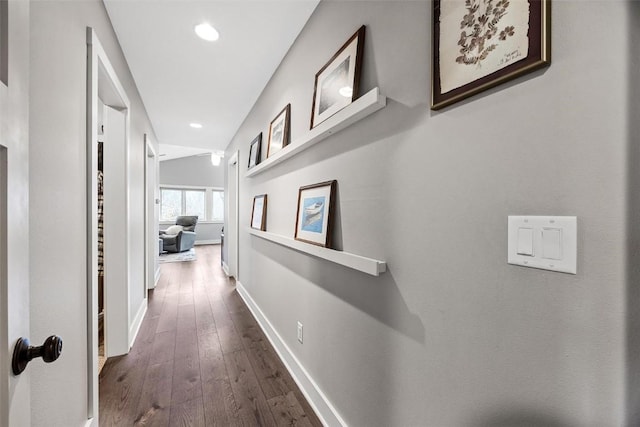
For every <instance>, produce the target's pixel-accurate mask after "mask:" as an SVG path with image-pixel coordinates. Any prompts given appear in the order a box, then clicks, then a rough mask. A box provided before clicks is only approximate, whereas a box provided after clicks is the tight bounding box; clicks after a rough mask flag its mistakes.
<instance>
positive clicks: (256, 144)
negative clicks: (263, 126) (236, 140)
mask: <svg viewBox="0 0 640 427" xmlns="http://www.w3.org/2000/svg"><path fill="white" fill-rule="evenodd" d="M261 151H262V132H260V134H259V135H258V136H256V137H255V138H254V139H253V141H251V145H250V146H249V166H248V168H249V169H251V168H252V167H254V166H255V165H257V164H259V163H260V155H261V154H262V153H261Z"/></svg>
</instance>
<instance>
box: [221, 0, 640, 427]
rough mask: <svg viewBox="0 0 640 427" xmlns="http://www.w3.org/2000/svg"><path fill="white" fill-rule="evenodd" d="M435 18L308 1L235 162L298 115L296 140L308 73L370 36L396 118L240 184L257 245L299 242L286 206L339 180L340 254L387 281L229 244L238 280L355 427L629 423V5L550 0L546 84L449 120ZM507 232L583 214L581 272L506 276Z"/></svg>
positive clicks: (456, 109) (369, 70) (372, 81)
mask: <svg viewBox="0 0 640 427" xmlns="http://www.w3.org/2000/svg"><path fill="white" fill-rule="evenodd" d="M430 9H431V3H429V2H414V1H390V2H385V1H358V2H321V3H320V5H319V6H318V8H317V9H316V11H315V13H314V14H313V16H312V17H311V19H310V21H309V22H308V24H307V25H306V27H305V29H304V30H303V32H302V34H301V35H300V36H299V37H298V39H297V41H296V43H295V45H294V46H293V47H292V48H291V50H290V51H289V53H288V55H287V56H286V57H285V59H284V60H283V62H282V64H281V65H280V67H279V69H278V71H277V72H276V74H275V75H274V77H273V78H272V79H271V81H270V83H269V85H268V86H267V87H266V89H265V90H264V92H263V94H262V95H261V97H260V98H259V100H258V101H257V103H256V105H255V106H254V108H253V110H252V111H251V113H250V115H249V116H248V118H247V119H246V121H245V122H244V124H243V125H242V127H241V128H240V130H239V131H238V133H237V134H236V136H235V137H234V139H233V141H232V143H231V145H230V146H229V147H228V148H227V155H228V154H229V153H232V152H233V151H234V150H236V149H240V151H241V154H240V163H244V162H245V161H246V159H247V156H248V150H249V143H250V142H251V140H252V139H253V137H254V136H255V135H256V134H257V133H258V132H260V131H263V132H266V131H267V130H268V126H269V122H270V121H271V120H272V119H273V118H274V117H275V115H276V114H277V113H278V112H279V111H280V110H281V109H282V108H283V107H284V105H286V104H287V103H289V102H290V103H291V105H292V139H293V141H294V143H295V140H296V138H297V137H298V136H300V135H301V134H303V133H304V132H305V131H306V130H307V129H308V124H309V117H310V111H311V100H312V95H313V83H314V75H315V73H316V72H317V71H318V70H319V69H320V68H321V67H322V66H323V65H324V63H325V62H326V61H327V60H328V59H329V58H330V57H331V56H332V55H333V54H334V53H335V51H336V50H337V49H338V48H339V47H340V46H341V45H342V43H343V42H344V41H345V40H346V39H347V38H348V37H349V36H350V35H351V34H353V32H355V31H356V29H357V28H358V27H359V26H360V25H362V24H366V25H367V30H366V31H367V34H366V43H365V52H364V67H363V76H362V84H361V87H362V89H363V93H364V92H366V91H367V90H369V89H371V88H372V87H375V86H379V87H380V90H381V91H382V93H383V94H385V95H387V96H388V104H387V107H386V108H385V109H383V110H381V111H380V112H378V113H376V114H375V115H373V116H371V117H369V118H367V119H365V120H362V121H361V122H359V123H357V124H355V125H354V126H352V127H350V128H348V129H346V130H344V131H342V132H340V133H338V134H336V135H334V136H332V137H331V138H329V139H327V140H325V141H323V142H322V143H320V144H319V145H318V146H316V147H314V148H312V149H310V150H308V151H305V152H304V153H302V154H300V155H298V156H296V157H294V158H292V159H290V160H288V161H286V162H285V163H283V164H281V165H279V166H277V167H275V168H273V169H271V170H270V171H268V172H266V173H263V174H260V175H257V176H256V177H254V178H245V177H244V173H245V172H244V170H243V169H241V170H243V172H241V174H242V176H241V179H240V181H241V184H240V185H241V189H240V190H241V200H240V223H241V224H248V223H249V217H250V215H251V200H252V198H253V196H254V195H256V194H261V193H267V194H268V195H269V211H268V215H267V230H268V231H271V232H273V233H278V234H282V235H286V236H292V235H293V231H294V225H295V211H296V208H295V207H296V200H297V190H298V188H299V187H300V186H302V185H306V184H312V183H317V182H321V181H325V180H329V179H337V180H338V215H337V234H336V235H337V237H338V238H339V242H338V243H339V245H340V246H342V247H343V248H344V250H345V251H349V252H353V253H356V254H361V255H364V256H369V257H373V258H378V259H383V260H386V261H387V263H388V271H387V272H386V273H385V274H383V275H381V276H380V277H379V278H372V277H369V276H366V275H364V274H361V273H358V272H355V271H351V270H348V269H345V268H343V267H340V266H336V265H332V264H330V263H328V262H325V261H322V260H317V259H314V258H311V257H309V256H307V255H304V254H301V253H298V252H295V251H291V250H289V249H286V248H283V247H279V246H277V245H274V244H273V243H271V242H267V241H263V240H262V239H258V238H256V237H253V236H251V235H249V234H248V233H247V231H246V228H245V227H240V245H241V250H240V265H241V268H240V282H241V283H242V284H243V285H244V287H245V288H246V289H247V291H248V293H249V294H250V296H251V297H252V298H253V300H254V301H256V303H257V304H258V306H259V307H260V309H261V310H262V312H263V313H264V314H265V315H266V317H267V318H268V320H269V321H270V322H271V324H272V325H273V326H274V328H275V329H276V331H277V332H278V333H279V334H280V336H281V337H282V338H283V340H284V342H285V343H286V345H288V346H289V348H291V349H292V351H293V353H294V355H295V357H296V358H298V360H299V361H300V362H301V364H302V365H303V366H304V368H305V369H306V370H307V372H308V373H309V374H310V375H311V377H312V378H313V379H314V380H315V382H316V383H317V384H318V386H319V388H320V389H321V390H322V391H323V392H324V393H325V395H326V396H327V398H328V400H329V401H330V402H331V403H332V404H333V405H334V407H335V408H336V410H337V412H338V413H339V415H340V416H341V417H342V418H343V419H344V420H345V421H346V423H348V424H349V425H353V426H361V425H367V426H388V425H429V426H461V425H465V426H496V425H497V426H507V425H508V426H515V425H554V426H556V425H557V426H570V425H580V426H619V425H623V424H625V411H626V412H628V413H630V414H632V413H634V412H635V411H636V409H635V408H638V407H640V405H638V402H637V400H638V399H637V398H636V395H637V391H634V387H633V385H637V384H638V383H639V382H640V381H639V380H637V377H638V372H639V370H638V368H637V366H636V365H638V363H637V362H631V361H630V362H629V364H628V365H627V364H626V362H625V360H626V358H631V357H632V356H638V347H639V346H638V339H637V338H634V339H629V340H628V339H627V337H634V336H636V335H637V328H634V325H633V321H635V323H636V324H640V321H638V317H639V315H637V314H634V315H630V316H629V318H628V317H626V315H625V311H626V310H629V312H632V313H636V312H638V310H637V308H636V307H635V302H636V301H637V296H638V295H637V294H638V291H637V290H635V288H637V286H631V284H632V283H633V282H631V281H630V280H631V279H633V278H634V277H635V278H636V279H637V278H638V277H640V273H638V271H637V270H638V267H634V265H635V266H637V265H639V264H640V263H638V262H637V261H638V259H637V258H638V257H639V256H638V252H639V251H638V250H637V241H638V240H637V237H638V236H639V235H640V232H638V231H637V229H638V227H637V223H638V220H637V219H636V218H635V216H636V215H634V213H636V212H637V207H638V206H640V202H637V199H638V197H637V196H635V197H634V198H633V200H636V202H637V203H635V205H633V204H630V203H629V195H630V193H632V188H633V189H634V190H636V189H637V185H638V184H640V178H638V177H637V175H638V173H635V174H633V173H632V174H628V170H629V167H630V166H632V168H631V170H632V171H635V170H637V169H638V168H637V163H632V162H631V161H629V160H628V154H629V151H630V147H634V146H635V145H637V141H636V140H637V136H633V141H632V135H637V134H638V132H637V131H638V129H637V127H638V125H633V127H632V125H631V124H632V123H635V122H637V117H638V116H637V113H638V108H637V103H638V101H637V100H638V83H637V82H638V81H639V80H638V68H640V67H639V65H638V57H639V56H640V55H639V54H638V47H637V46H638V44H637V43H636V44H632V43H631V42H630V41H629V39H630V37H629V34H630V33H632V34H634V36H633V38H632V40H636V41H637V40H638V32H639V31H640V30H639V28H640V26H639V25H638V22H637V16H638V6H636V5H633V6H630V3H628V2H622V1H589V2H571V1H554V2H553V3H552V12H553V19H552V23H553V30H552V34H553V40H552V44H553V49H552V50H553V63H552V65H551V67H550V68H548V69H545V70H541V71H538V72H535V73H533V74H529V75H528V76H526V77H524V78H521V79H519V80H517V81H514V82H510V83H508V84H503V85H501V86H500V87H498V88H496V89H493V90H490V91H487V92H485V93H483V94H482V95H480V96H476V97H474V98H473V99H469V100H466V101H464V102H460V103H458V104H456V105H455V106H452V107H450V108H448V109H445V110H443V111H441V112H433V111H430V109H429V97H430V78H431V77H430V72H431V71H430V54H431V22H432V21H431V11H430ZM634 14H635V19H633V18H631V19H630V18H628V16H630V15H631V16H633V15H634ZM586 29H589V30H586ZM633 96H635V98H634V97H633ZM630 111H632V112H634V114H635V115H634V116H633V115H632V114H631V113H630ZM634 130H635V131H636V132H635V133H634V132H633V131H634ZM632 142H635V143H636V144H635V145H634V144H632ZM265 150H266V144H265ZM631 151H632V152H637V151H638V149H637V148H636V149H633V150H631ZM265 152H266V151H265ZM639 157H640V156H638V155H636V156H635V157H634V158H635V160H638V158H639ZM634 207H635V208H634ZM510 214H520V215H522V214H532V215H536V214H539V215H540V214H544V215H577V216H578V224H579V225H578V227H579V228H578V230H579V240H578V274H577V275H575V276H574V275H567V274H559V273H552V272H546V271H541V270H534V269H527V268H521V267H516V266H511V265H508V264H507V262H506V258H507V256H506V255H507V254H506V251H507V248H506V241H507V239H506V224H507V216H508V215H510ZM631 228H633V229H634V230H636V231H635V238H636V240H633V241H631V242H630V243H629V242H628V239H629V237H628V235H627V231H628V230H629V229H631ZM632 249H633V250H632ZM634 261H636V262H635V263H634ZM628 272H634V274H635V275H631V276H630V275H628ZM627 294H629V298H631V297H633V296H635V297H636V298H635V299H634V300H633V301H631V300H630V299H628V298H627V296H628V295H627ZM296 321H301V322H302V323H303V324H304V331H305V335H304V339H305V340H304V344H299V343H298V342H297V341H296ZM635 360H638V357H636V359H635ZM625 376H628V377H629V378H632V380H630V381H629V384H626V380H625ZM635 389H636V390H637V387H635ZM632 392H633V393H632ZM627 395H628V396H629V397H627ZM626 405H628V407H625V406H626ZM630 424H634V422H633V421H630Z"/></svg>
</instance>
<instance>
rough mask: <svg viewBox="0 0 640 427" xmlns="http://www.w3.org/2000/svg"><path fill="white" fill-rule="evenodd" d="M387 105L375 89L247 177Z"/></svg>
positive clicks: (253, 168) (247, 174) (254, 169)
mask: <svg viewBox="0 0 640 427" xmlns="http://www.w3.org/2000/svg"><path fill="white" fill-rule="evenodd" d="M386 105H387V97H386V96H384V95H380V89H378V88H377V87H376V88H373V89H371V90H370V91H369V92H367V93H365V94H364V95H362V96H361V97H360V98H358V99H356V100H355V101H353V102H352V103H351V104H349V105H347V106H346V107H344V108H343V109H342V110H340V111H338V112H337V113H335V114H334V115H333V116H331V117H329V118H328V119H327V120H325V121H324V122H322V123H320V124H319V125H318V126H316V127H314V128H313V129H311V130H310V131H308V132H307V133H305V134H304V135H302V137H301V138H298V139H296V140H295V141H292V142H291V144H289V145H287V146H286V147H284V148H283V149H282V150H280V151H278V152H277V153H275V154H273V155H272V156H271V157H269V158H267V159H265V160H264V161H262V163H260V164H258V165H256V166H254V167H252V168H251V169H249V170H248V171H247V173H246V175H245V176H247V177H251V176H255V175H257V174H259V173H261V172H264V171H266V170H267V169H269V168H271V167H273V166H275V165H277V164H278V163H280V162H282V161H284V160H286V159H288V158H290V157H293V156H295V155H296V154H298V153H300V152H302V151H304V150H306V149H307V148H310V147H312V146H313V145H315V144H316V143H318V142H320V141H322V140H323V139H325V138H327V137H329V136H330V135H332V134H334V133H336V132H338V131H341V130H342V129H344V128H346V127H348V126H350V125H352V124H353V123H355V122H357V121H359V120H362V119H363V118H365V117H367V116H368V115H370V114H373V113H375V112H376V111H378V110H380V109H382V108H384V107H385V106H386Z"/></svg>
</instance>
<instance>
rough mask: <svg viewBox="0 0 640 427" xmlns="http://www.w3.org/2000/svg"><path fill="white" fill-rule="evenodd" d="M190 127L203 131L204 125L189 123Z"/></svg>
mask: <svg viewBox="0 0 640 427" xmlns="http://www.w3.org/2000/svg"><path fill="white" fill-rule="evenodd" d="M189 126H191V127H192V128H194V129H202V125H201V124H200V123H189Z"/></svg>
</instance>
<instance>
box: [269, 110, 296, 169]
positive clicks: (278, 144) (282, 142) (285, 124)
mask: <svg viewBox="0 0 640 427" xmlns="http://www.w3.org/2000/svg"><path fill="white" fill-rule="evenodd" d="M290 128H291V104H287V106H286V107H284V109H283V110H282V111H280V112H279V113H278V115H277V116H276V118H275V119H273V120H272V121H271V124H270V125H269V144H268V146H267V158H268V157H269V156H272V155H273V154H275V153H277V152H278V151H280V150H282V149H283V148H284V147H286V146H287V145H289V132H290Z"/></svg>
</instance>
